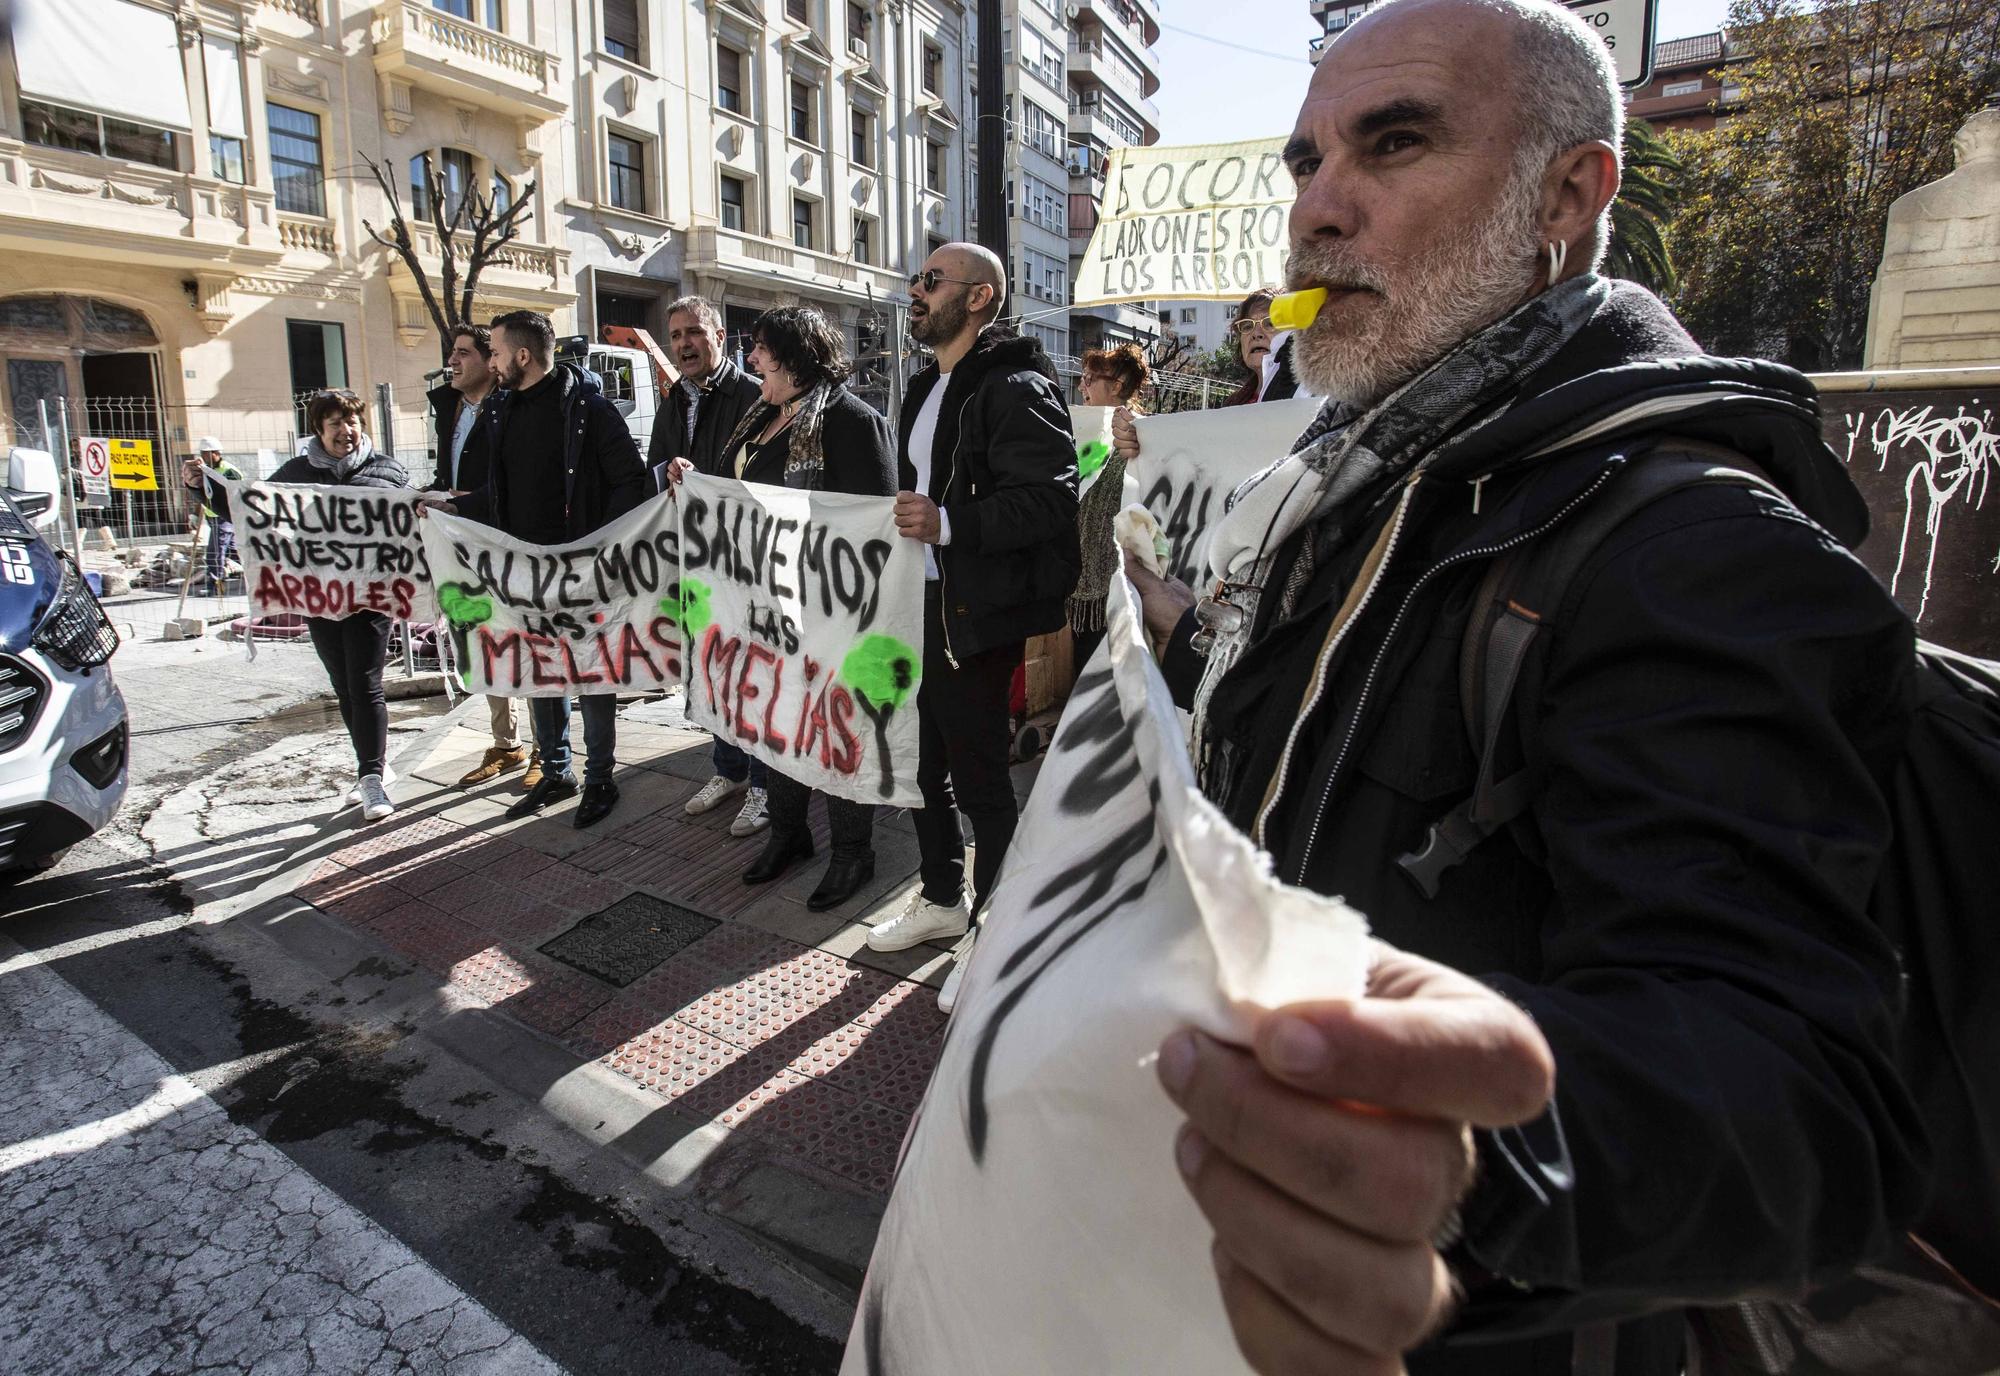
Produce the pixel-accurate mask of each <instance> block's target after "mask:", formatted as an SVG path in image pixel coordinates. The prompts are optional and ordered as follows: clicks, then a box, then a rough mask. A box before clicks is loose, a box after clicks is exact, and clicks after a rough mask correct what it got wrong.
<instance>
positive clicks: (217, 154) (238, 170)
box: [208, 134, 243, 186]
mask: <svg viewBox="0 0 2000 1376" xmlns="http://www.w3.org/2000/svg"><path fill="white" fill-rule="evenodd" d="M208 162H209V166H210V167H212V168H214V169H215V178H216V180H217V181H224V182H235V183H236V184H237V185H238V186H241V185H242V184H243V140H242V139H232V138H230V137H228V136H227V135H224V134H210V135H209V136H208Z"/></svg>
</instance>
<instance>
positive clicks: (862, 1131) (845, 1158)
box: [805, 1103, 910, 1194]
mask: <svg viewBox="0 0 2000 1376" xmlns="http://www.w3.org/2000/svg"><path fill="white" fill-rule="evenodd" d="M909 1126H910V1115H909V1114H907V1113H903V1112H899V1111H898V1110H896V1109H892V1108H889V1107H887V1106H885V1105H882V1104H873V1103H863V1104H862V1105H861V1106H860V1107H859V1108H857V1109H855V1110H854V1112H852V1113H850V1114H848V1115H847V1116H846V1117H845V1118H842V1119H840V1120H839V1121H838V1122H836V1123H834V1124H833V1125H832V1126H831V1127H829V1128H828V1129H827V1130H826V1132H825V1134H824V1135H823V1136H821V1138H820V1139H819V1140H818V1141H817V1142H815V1143H813V1144H812V1145H811V1146H809V1147H808V1148H806V1150H805V1158H806V1160H808V1161H810V1162H812V1163H813V1164H814V1165H816V1166H818V1167H820V1168H821V1169H823V1170H828V1171H832V1172H833V1173H834V1174H835V1175H838V1176H841V1177H843V1178H845V1179H848V1180H852V1181H853V1182H854V1183H855V1184H857V1185H861V1186H863V1187H865V1188H867V1189H870V1190H873V1191H875V1192H876V1193H878V1194H881V1193H886V1192H887V1190H888V1188H889V1180H890V1176H891V1174H892V1173H893V1171H894V1170H895V1166H896V1153H897V1152H898V1151H899V1150H900V1149H901V1147H902V1145H903V1134H904V1133H905V1132H906V1131H907V1130H908V1129H909Z"/></svg>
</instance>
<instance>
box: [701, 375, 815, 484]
mask: <svg viewBox="0 0 2000 1376" xmlns="http://www.w3.org/2000/svg"><path fill="white" fill-rule="evenodd" d="M839 385H840V384H839V383H837V382H828V381H825V380H824V379H822V380H821V381H820V382H819V383H817V384H816V385H814V386H813V387H811V388H808V389H807V390H806V391H804V392H801V393H800V394H799V395H798V397H797V398H796V400H797V401H798V405H799V409H798V412H797V414H795V415H794V416H793V417H792V424H791V427H790V428H789V429H788V430H785V431H782V432H780V433H782V434H783V435H784V436H785V438H786V439H787V440H788V441H789V442H788V443H787V445H786V447H785V478H786V483H785V485H786V486H787V487H791V486H795V485H796V486H799V487H807V488H814V489H817V488H818V487H819V485H820V473H821V471H822V470H823V469H824V468H825V467H826V450H825V447H824V440H823V432H824V430H825V427H826V405H827V403H828V402H829V401H831V400H832V399H833V392H834V389H835V388H836V387H838V386H839ZM779 409H780V408H779V407H776V406H773V405H772V404H771V403H770V402H768V401H760V402H758V403H757V404H756V405H755V406H752V407H751V408H750V410H749V413H748V414H746V415H745V416H744V417H743V419H742V420H741V421H740V422H738V424H737V426H736V433H735V434H733V435H731V436H730V437H729V443H728V444H725V445H724V446H723V447H722V453H723V461H724V462H725V463H727V462H729V461H730V460H731V459H732V458H733V457H734V456H735V454H736V451H737V450H738V449H741V448H742V447H743V446H744V444H746V443H747V442H748V441H749V440H750V439H751V437H752V436H754V435H755V434H756V433H757V432H758V431H760V430H762V429H763V428H764V427H765V426H766V425H769V424H770V423H771V418H772V417H773V416H775V415H777V414H778V411H779ZM800 474H804V475H805V481H804V482H803V483H798V484H793V483H792V482H791V481H790V480H791V479H792V478H794V477H796V476H798V475H800Z"/></svg>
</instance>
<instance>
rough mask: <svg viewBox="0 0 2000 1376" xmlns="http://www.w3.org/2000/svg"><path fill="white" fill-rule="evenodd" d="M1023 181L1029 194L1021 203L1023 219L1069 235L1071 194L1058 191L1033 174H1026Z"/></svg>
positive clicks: (1023, 175) (1024, 187)
mask: <svg viewBox="0 0 2000 1376" xmlns="http://www.w3.org/2000/svg"><path fill="white" fill-rule="evenodd" d="M1021 179H1022V182H1023V183H1024V186H1023V189H1024V190H1025V191H1026V193H1027V194H1026V196H1024V197H1023V198H1022V202H1021V215H1022V217H1023V218H1024V219H1027V220H1029V221H1031V222H1033V223H1035V224H1038V225H1040V226H1041V227H1042V228H1043V229H1052V230H1054V231H1055V232H1056V233H1058V234H1067V233H1069V192H1068V191H1066V190H1065V191H1058V190H1057V189H1056V188H1055V187H1053V186H1051V185H1049V183H1047V182H1045V181H1043V180H1042V179H1041V178H1040V177H1037V176H1036V175H1034V173H1032V172H1024V173H1023V174H1022V177H1021Z"/></svg>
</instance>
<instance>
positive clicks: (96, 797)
mask: <svg viewBox="0 0 2000 1376" xmlns="http://www.w3.org/2000/svg"><path fill="white" fill-rule="evenodd" d="M50 501H51V497H50V494H48V493H46V492H25V491H17V490H15V489H13V488H11V487H8V488H0V876H6V877H10V878H11V877H16V876H18V875H19V874H21V873H22V872H24V871H32V870H38V869H46V868H48V867H49V866H51V865H53V864H55V863H56V861H58V860H60V859H61V858H62V856H63V853H64V852H65V851H67V850H68V849H69V848H70V847H71V846H73V845H75V844H76V843H77V842H78V841H81V840H83V839H84V838H85V837H86V836H89V835H91V834H92V833H93V832H95V831H97V830H98V829H99V828H101V827H103V826H104V825H105V823H107V822H109V821H110V820H111V818H112V816H113V815H114V814H116V813H117V811H118V804H119V803H120V802H122V801H123V800H124V797H125V785H126V762H127V754H128V746H129V733H128V727H127V722H126V715H125V699H124V697H123V696H121V695H120V693H119V692H118V685H117V684H115V683H113V682H112V681H111V667H110V661H111V654H112V651H114V650H116V649H117V648H118V633H117V632H116V631H114V630H113V629H112V628H111V622H110V620H109V618H107V617H106V616H105V614H104V609H103V608H102V607H100V606H99V605H98V604H97V598H96V596H95V595H94V594H93V593H92V592H91V590H90V585H89V583H87V582H85V581H84V577H83V573H82V571H81V570H80V569H78V568H77V566H76V562H75V561H74V560H73V559H71V558H70V557H69V556H68V555H67V554H64V553H62V552H61V551H59V550H57V549H56V548H55V547H53V546H52V545H50V544H49V542H48V541H47V540H45V539H43V538H42V534H41V531H40V530H38V529H37V527H36V523H37V521H38V520H39V519H40V518H41V517H43V516H44V515H45V514H46V511H47V508H48V506H49V504H50Z"/></svg>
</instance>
